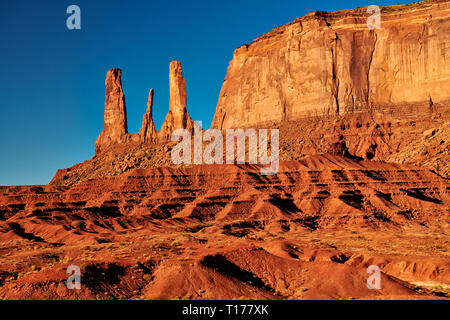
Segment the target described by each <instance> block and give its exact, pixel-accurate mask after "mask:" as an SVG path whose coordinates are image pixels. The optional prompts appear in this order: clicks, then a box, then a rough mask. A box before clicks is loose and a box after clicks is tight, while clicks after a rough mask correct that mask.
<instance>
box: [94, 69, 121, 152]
mask: <svg viewBox="0 0 450 320" xmlns="http://www.w3.org/2000/svg"><path fill="white" fill-rule="evenodd" d="M121 76H122V71H121V70H120V69H117V68H114V69H111V70H109V71H108V73H107V74H106V81H105V86H106V95H105V120H104V127H103V131H102V132H101V133H100V135H99V137H98V138H97V141H96V142H95V150H96V153H98V152H100V151H101V150H102V149H103V148H105V147H108V146H110V145H112V144H115V143H120V142H124V141H125V140H126V139H127V138H126V137H127V133H128V127H127V110H126V106H125V96H124V94H123V90H122V79H121Z"/></svg>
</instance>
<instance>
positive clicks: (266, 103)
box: [212, 1, 450, 129]
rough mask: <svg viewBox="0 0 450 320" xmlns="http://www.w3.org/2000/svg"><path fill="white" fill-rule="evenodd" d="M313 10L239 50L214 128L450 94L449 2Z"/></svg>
mask: <svg viewBox="0 0 450 320" xmlns="http://www.w3.org/2000/svg"><path fill="white" fill-rule="evenodd" d="M369 16H370V14H368V13H367V12H366V8H363V9H355V10H344V11H339V12H334V13H326V12H313V13H310V14H308V15H307V16H305V17H302V18H299V19H296V20H294V21H293V22H292V23H290V24H287V25H284V26H281V27H278V28H275V29H274V30H272V31H271V32H269V33H267V34H265V35H263V36H261V37H259V38H257V39H255V40H254V42H253V43H251V44H247V45H244V46H242V47H240V48H238V49H237V50H235V52H234V55H233V59H232V60H231V62H230V64H229V67H228V71H227V75H226V77H225V80H224V83H223V87H222V90H221V92H220V96H219V100H218V103H217V108H216V114H215V116H214V119H213V122H212V127H214V128H219V129H226V128H232V127H249V126H256V125H258V124H262V123H265V122H269V121H271V122H272V121H276V122H278V121H282V120H292V119H296V118H300V117H304V116H310V115H316V114H343V113H352V112H356V111H364V110H373V109H376V110H384V111H386V110H390V111H392V110H393V111H400V112H402V113H405V112H406V113H408V112H414V113H416V114H417V113H418V112H428V111H433V109H434V110H435V109H436V108H439V107H440V106H442V105H444V104H447V103H448V102H449V101H450V90H448V88H449V87H450V50H449V48H450V33H449V32H448V31H449V30H450V2H448V1H447V2H426V3H418V4H412V5H407V6H392V7H384V8H382V14H381V28H380V29H373V30H370V29H369V28H368V27H367V18H368V17H369Z"/></svg>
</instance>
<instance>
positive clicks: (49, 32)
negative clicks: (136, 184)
mask: <svg viewBox="0 0 450 320" xmlns="http://www.w3.org/2000/svg"><path fill="white" fill-rule="evenodd" d="M397 3H398V1H378V2H374V1H346V0H335V1H322V0H317V1H313V2H311V1H301V0H295V1H294V0H240V1H236V0H227V1H216V0H209V1H203V0H198V1H197V0H190V1H167V0H166V1H133V0H129V1H118V0H88V1H85V0H72V1H62V0H58V1H46V0H41V1H31V0H30V1H22V0H2V1H1V2H0V30H1V32H0V42H1V43H2V45H1V50H0V70H1V72H0V136H1V140H0V150H1V151H0V152H1V153H0V155H1V156H0V185H22V184H46V183H48V182H49V181H50V180H51V178H52V177H53V175H54V174H55V172H56V170H57V169H59V168H67V167H70V166H72V165H74V164H76V163H79V162H82V161H84V160H87V159H89V158H91V157H92V156H93V155H94V153H95V152H94V151H95V147H94V142H95V139H96V138H97V136H98V135H99V133H100V132H101V130H102V129H103V104H104V93H105V87H104V81H105V75H106V72H107V70H109V69H110V68H113V67H118V68H121V69H122V83H123V87H124V92H125V98H126V103H127V111H128V130H129V132H131V133H133V132H137V131H138V130H139V127H140V125H141V122H142V115H143V113H144V112H145V109H146V103H147V95H148V89H150V88H154V89H155V98H154V105H153V113H154V120H155V123H156V127H157V129H158V130H159V128H160V126H161V124H162V122H163V120H164V118H165V116H166V113H167V111H168V103H169V92H168V89H169V88H168V72H169V63H170V61H171V60H173V59H176V60H179V61H181V64H182V66H183V74H184V76H185V78H186V87H187V94H188V111H189V113H190V115H191V117H192V118H193V119H194V120H198V121H202V122H203V126H204V127H206V128H208V127H209V125H210V123H211V121H212V118H213V116H214V112H215V107H216V103H217V98H218V95H219V91H220V88H221V84H222V82H223V79H224V77H225V73H226V69H227V66H228V63H229V61H230V60H231V58H232V55H233V51H234V49H235V48H237V47H239V46H241V45H243V44H245V43H249V42H251V41H252V40H253V39H254V38H256V37H258V36H260V35H262V34H263V33H265V32H267V31H270V30H271V29H273V28H274V27H276V26H279V25H282V24H285V23H288V22H290V21H292V20H294V19H295V18H297V17H300V16H303V15H305V14H307V13H308V12H311V11H315V10H323V11H336V10H340V9H349V8H354V7H356V6H360V7H363V6H367V5H371V4H375V5H389V4H397ZM71 4H76V5H78V6H79V7H80V8H81V30H68V29H67V27H66V19H67V17H68V16H69V15H68V14H67V13H66V8H67V7H68V6H69V5H71Z"/></svg>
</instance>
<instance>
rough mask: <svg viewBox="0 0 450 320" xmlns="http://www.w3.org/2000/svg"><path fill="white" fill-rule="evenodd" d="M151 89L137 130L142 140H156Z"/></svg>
mask: <svg viewBox="0 0 450 320" xmlns="http://www.w3.org/2000/svg"><path fill="white" fill-rule="evenodd" d="M153 93H154V91H153V89H150V90H149V93H148V102H147V111H146V112H145V114H144V117H143V119H142V126H141V129H140V130H139V137H140V140H141V141H142V142H156V139H157V136H156V129H155V123H154V122H153Z"/></svg>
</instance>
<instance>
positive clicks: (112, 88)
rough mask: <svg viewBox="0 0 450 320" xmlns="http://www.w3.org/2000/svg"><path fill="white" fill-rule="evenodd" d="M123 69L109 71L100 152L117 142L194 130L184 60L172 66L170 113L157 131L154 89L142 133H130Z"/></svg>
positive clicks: (155, 138)
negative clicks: (187, 106)
mask: <svg viewBox="0 0 450 320" xmlns="http://www.w3.org/2000/svg"><path fill="white" fill-rule="evenodd" d="M121 76H122V72H121V70H120V69H117V68H114V69H111V70H109V71H108V73H107V74H106V81H105V86H106V95H105V115H104V127H103V131H102V132H101V133H100V135H99V136H98V138H97V140H96V142H95V152H96V153H100V152H102V151H104V150H106V149H108V148H109V147H110V146H112V145H114V144H117V143H126V142H142V143H157V142H164V141H168V140H169V139H170V137H171V135H172V132H173V131H174V130H176V129H188V130H192V128H193V127H194V122H193V121H192V119H191V117H190V116H189V113H188V112H187V109H186V101H187V98H186V82H185V79H184V77H183V72H182V69H181V63H180V62H179V61H175V60H174V61H172V62H171V63H170V66H169V92H170V100H169V112H168V113H167V116H166V119H165V120H164V123H163V125H162V127H161V131H159V132H158V131H156V129H155V124H154V122H153V94H154V91H153V89H150V91H149V95H148V102H147V110H146V112H145V114H144V117H143V119H142V126H141V129H140V130H139V132H138V133H134V134H130V133H128V126H127V110H126V104H125V96H124V94H123V91H122V80H121Z"/></svg>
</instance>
